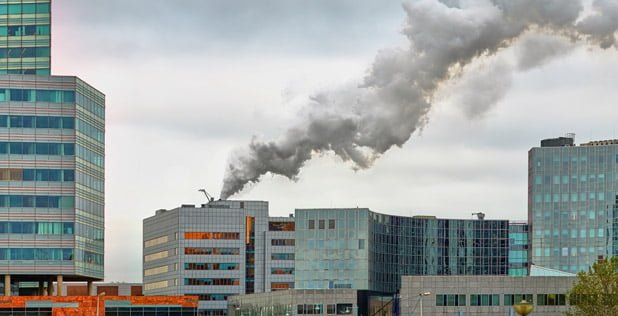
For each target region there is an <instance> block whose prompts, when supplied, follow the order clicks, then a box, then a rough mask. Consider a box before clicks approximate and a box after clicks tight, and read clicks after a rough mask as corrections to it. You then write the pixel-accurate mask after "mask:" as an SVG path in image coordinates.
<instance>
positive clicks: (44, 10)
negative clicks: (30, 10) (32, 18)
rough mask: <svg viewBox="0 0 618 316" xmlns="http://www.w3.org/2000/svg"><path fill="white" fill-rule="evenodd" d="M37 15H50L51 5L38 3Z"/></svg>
mask: <svg viewBox="0 0 618 316" xmlns="http://www.w3.org/2000/svg"><path fill="white" fill-rule="evenodd" d="M36 13H49V3H37V4H36Z"/></svg>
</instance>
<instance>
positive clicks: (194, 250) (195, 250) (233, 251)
mask: <svg viewBox="0 0 618 316" xmlns="http://www.w3.org/2000/svg"><path fill="white" fill-rule="evenodd" d="M239 254H240V249H238V248H201V247H186V248H185V255H232V256H237V255H239Z"/></svg>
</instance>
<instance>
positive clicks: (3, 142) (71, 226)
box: [0, 1, 105, 282]
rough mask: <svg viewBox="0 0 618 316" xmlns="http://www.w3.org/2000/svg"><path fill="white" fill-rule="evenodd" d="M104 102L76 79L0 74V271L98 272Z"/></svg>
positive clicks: (90, 275)
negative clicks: (1, 251) (1, 252)
mask: <svg viewBox="0 0 618 316" xmlns="http://www.w3.org/2000/svg"><path fill="white" fill-rule="evenodd" d="M26 2H27V1H23V3H26ZM39 2H40V1H39ZM11 3H12V4H11V5H10V6H12V5H13V4H14V3H15V2H11ZM41 3H42V2H41ZM47 3H48V1H47ZM24 5H25V4H24ZM10 6H9V7H10ZM5 7H6V5H5ZM1 11H2V1H0V12H1ZM0 21H1V15H0ZM0 34H2V25H1V22H0ZM1 37H2V36H1V35H0V38H1ZM9 37H10V36H9ZM0 46H1V44H0ZM0 55H1V54H0ZM0 57H1V56H0ZM23 59H24V60H25V59H26V58H25V57H24V58H23ZM1 63H2V59H1V58H0V73H1V72H2V71H1V69H2V68H1V67H2V64H1ZM47 71H48V70H47ZM33 86H36V87H37V88H36V89H32V87H33ZM104 107H105V97H104V95H103V94H102V93H100V92H99V91H97V90H96V89H94V88H93V87H91V86H89V85H88V84H86V83H85V82H83V81H81V80H79V79H78V78H76V77H61V76H47V75H37V76H31V75H10V76H9V75H2V74H0V247H1V248H3V249H4V248H6V249H9V252H7V254H8V255H7V256H0V264H1V265H0V266H1V267H0V273H2V274H5V273H7V274H11V277H12V280H13V282H18V281H19V280H20V278H21V277H22V276H21V275H22V274H23V275H28V276H29V277H31V276H36V275H40V276H41V280H43V281H47V280H48V278H49V277H52V278H53V277H55V276H56V275H60V274H61V275H63V276H64V277H65V279H71V280H88V279H92V280H97V279H102V278H103V262H104V254H103V252H104V245H103V238H104V236H103V235H104V234H103V231H104V182H105V177H104V153H105V143H104V136H103V135H104V133H105V122H104V117H103V116H101V115H100V111H98V110H97V111H94V110H93V109H104ZM81 122H88V123H87V126H88V128H83V126H85V125H84V124H82V123H81ZM84 130H87V131H88V132H87V133H86V132H84ZM93 131H96V132H93ZM93 135H98V136H97V137H93ZM42 218H44V219H45V221H41V220H40V219H42ZM3 227H6V229H3ZM17 234H19V238H18V235H17ZM67 247H69V248H67ZM17 250H22V252H16V253H14V251H17ZM17 260H19V261H17ZM46 261H47V262H46ZM4 270H6V272H3V271H4ZM12 271H20V272H12ZM24 277H25V276H24Z"/></svg>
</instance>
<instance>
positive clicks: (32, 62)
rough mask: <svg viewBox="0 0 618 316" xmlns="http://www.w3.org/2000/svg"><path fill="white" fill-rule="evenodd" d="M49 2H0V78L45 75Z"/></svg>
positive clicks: (48, 68)
mask: <svg viewBox="0 0 618 316" xmlns="http://www.w3.org/2000/svg"><path fill="white" fill-rule="evenodd" d="M50 9H51V0H0V74H32V75H35V74H36V75H49V74H50V68H51V58H50V48H51V32H50V28H51V12H50Z"/></svg>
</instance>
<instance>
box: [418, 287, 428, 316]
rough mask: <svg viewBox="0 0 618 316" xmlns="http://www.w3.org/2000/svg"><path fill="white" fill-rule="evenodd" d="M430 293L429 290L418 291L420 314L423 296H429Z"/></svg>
mask: <svg viewBox="0 0 618 316" xmlns="http://www.w3.org/2000/svg"><path fill="white" fill-rule="evenodd" d="M430 294H431V292H423V293H418V297H419V298H418V299H419V301H420V302H419V303H420V306H419V307H420V309H421V316H423V296H429V295H430Z"/></svg>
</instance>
